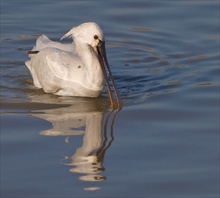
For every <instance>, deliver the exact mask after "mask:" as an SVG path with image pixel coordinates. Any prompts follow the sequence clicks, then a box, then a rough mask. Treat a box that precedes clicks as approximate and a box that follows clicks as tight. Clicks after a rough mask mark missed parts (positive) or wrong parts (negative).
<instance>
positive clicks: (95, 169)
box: [0, 0, 220, 198]
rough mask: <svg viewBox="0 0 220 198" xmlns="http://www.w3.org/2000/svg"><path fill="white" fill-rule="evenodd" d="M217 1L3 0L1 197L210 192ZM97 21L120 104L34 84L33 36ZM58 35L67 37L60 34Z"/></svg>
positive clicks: (211, 196) (219, 48) (215, 182)
mask: <svg viewBox="0 0 220 198" xmlns="http://www.w3.org/2000/svg"><path fill="white" fill-rule="evenodd" d="M219 6H220V3H219V1H218V0H216V1H215V0H212V1H204V0H201V1H199V0H195V1H193V0H192V1H174V0H166V1H148V0H139V1H131V0H129V1H122V0H117V1H116V0H112V1H105V2H104V1H67V0H64V1H57V0H54V1H36V0H32V1H28V0H19V1H17V0H16V1H15V0H1V40H0V41H1V44H0V45H1V76H0V77H1V78H0V82H1V197H2V198H7V197H27V198H31V197H181V198H182V197H184V198H185V197H187V198H189V197H190V198H191V197H199V198H200V197H203V198H215V197H216V198H217V197H219V195H220V194H219V180H220V178H219V154H220V153H219V140H220V139H219V128H220V127H219V117H220V114H219V106H220V105H219V99H220V93H219V85H220V81H219V80H220V79H219V76H220V75H219V74H220V70H219V65H220V64H219V59H220V57H219V54H220V53H219V52H220V38H219V35H220V34H219V33H220V32H219V30H220V26H219V24H220V21H219V15H220V12H219ZM87 21H95V22H96V23H98V24H99V25H100V26H101V27H102V29H103V31H104V33H105V40H106V45H107V46H106V49H107V56H108V59H109V62H110V65H111V70H112V73H113V75H114V77H115V80H116V84H117V87H118V90H119V93H120V96H121V99H122V102H123V109H122V110H121V111H120V112H116V111H115V112H110V111H109V100H108V94H107V91H106V89H104V91H103V94H102V96H101V97H99V98H97V99H89V98H87V99H86V98H74V97H57V96H53V95H51V94H45V93H44V92H43V91H42V90H36V89H35V87H34V86H33V82H32V79H31V76H30V73H29V71H28V69H27V68H26V66H25V64H24V62H25V60H27V54H26V51H28V50H30V49H31V48H32V47H33V45H34V44H35V41H36V39H37V37H38V36H39V35H41V34H46V35H47V36H48V37H50V38H51V39H53V40H57V41H58V40H59V39H60V38H61V37H62V36H63V35H64V34H65V33H66V32H67V31H68V30H69V29H70V28H72V27H73V26H75V25H78V24H80V23H82V22H87ZM65 42H70V40H69V41H68V40H66V41H65Z"/></svg>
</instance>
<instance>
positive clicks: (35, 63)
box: [25, 22, 103, 97]
mask: <svg viewBox="0 0 220 198" xmlns="http://www.w3.org/2000/svg"><path fill="white" fill-rule="evenodd" d="M95 35H96V36H97V37H98V38H99V39H100V40H103V33H102V30H101V29H100V27H99V26H98V25H97V24H96V23H93V22H89V23H83V24H81V25H79V26H77V27H74V28H72V29H71V30H70V31H69V32H68V33H67V34H65V35H64V36H63V37H62V38H65V37H70V36H71V37H72V38H73V43H72V44H62V43H60V42H54V41H51V40H50V39H49V38H48V37H46V36H45V35H42V36H40V37H39V38H38V39H37V41H36V46H34V47H33V49H32V51H39V53H37V54H30V55H29V57H30V60H28V61H26V62H25V63H26V65H27V67H28V69H29V70H30V73H31V75H32V77H33V81H34V85H35V86H36V87H37V88H43V90H44V91H45V92H46V93H53V94H56V95H65V96H83V97H97V96H99V95H100V94H101V91H102V89H103V74H102V70H101V67H100V62H99V59H98V57H97V49H96V46H97V45H98V40H99V39H95V38H94V36H95Z"/></svg>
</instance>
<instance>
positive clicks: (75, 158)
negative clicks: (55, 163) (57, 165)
mask: <svg viewBox="0 0 220 198" xmlns="http://www.w3.org/2000/svg"><path fill="white" fill-rule="evenodd" d="M45 96H46V97H47V98H46V99H45V101H46V103H50V104H56V103H57V106H56V107H55V108H52V107H51V108H49V109H44V110H43V111H42V110H36V111H34V114H33V115H34V116H36V117H40V118H43V119H45V120H47V121H49V122H51V123H52V128H50V129H48V130H44V131H41V132H40V134H41V135H45V136H65V142H66V143H69V138H70V136H73V135H82V134H83V142H82V145H81V147H80V148H78V149H76V152H75V153H74V154H73V155H72V156H68V157H65V158H64V159H63V160H62V163H63V164H65V165H67V166H69V167H70V169H69V171H70V172H71V173H79V174H80V176H79V179H80V180H82V181H90V182H91V181H93V182H95V181H102V180H105V179H106V176H104V175H103V171H104V170H105V168H104V167H103V161H104V156H105V153H106V151H107V149H108V148H109V147H110V146H111V144H112V142H113V140H114V136H113V125H114V121H115V118H116V115H117V114H118V112H119V111H118V110H114V111H109V110H108V109H109V103H106V100H105V99H103V98H101V97H100V98H97V99H87V98H84V99H82V98H74V99H71V105H66V106H65V102H66V103H68V104H70V101H68V100H70V99H67V98H65V97H64V98H62V97H57V98H56V97H51V98H48V97H49V96H48V95H47V94H45ZM37 98H38V96H36V95H35V96H34V97H32V101H34V102H36V101H37ZM33 99H34V100H33ZM40 100H41V102H42V95H41V97H40ZM63 101H64V102H63ZM61 104H62V105H64V106H63V107H61V108H59V107H60V106H59V105H61ZM98 189H99V187H89V188H85V190H98Z"/></svg>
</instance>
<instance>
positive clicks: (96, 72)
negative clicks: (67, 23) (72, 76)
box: [74, 41, 103, 89]
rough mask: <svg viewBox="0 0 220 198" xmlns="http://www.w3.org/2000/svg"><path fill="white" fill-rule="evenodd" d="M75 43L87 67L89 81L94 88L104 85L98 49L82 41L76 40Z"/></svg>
mask: <svg viewBox="0 0 220 198" xmlns="http://www.w3.org/2000/svg"><path fill="white" fill-rule="evenodd" d="M74 45H75V50H76V51H77V53H78V55H79V56H80V58H81V60H82V61H83V64H84V66H85V67H86V80H87V82H88V83H89V84H90V85H91V86H93V87H94V89H96V88H98V87H99V88H100V87H102V86H103V85H102V84H103V74H102V69H101V66H100V63H99V60H98V56H97V53H96V51H95V50H94V49H93V48H92V47H91V46H90V45H88V44H85V43H82V42H80V41H78V42H75V43H74Z"/></svg>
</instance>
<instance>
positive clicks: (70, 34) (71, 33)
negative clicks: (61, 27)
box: [60, 28, 75, 40]
mask: <svg viewBox="0 0 220 198" xmlns="http://www.w3.org/2000/svg"><path fill="white" fill-rule="evenodd" d="M74 29H75V28H72V29H71V30H70V31H69V32H67V33H66V34H65V35H63V36H62V37H61V39H60V40H63V39H64V38H68V37H71V36H73V32H74Z"/></svg>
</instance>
